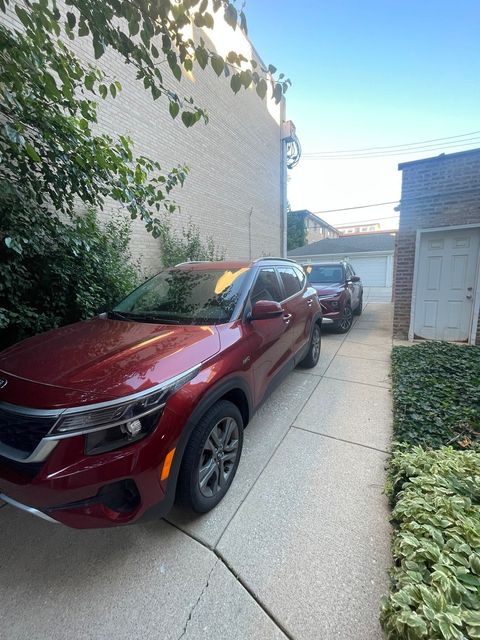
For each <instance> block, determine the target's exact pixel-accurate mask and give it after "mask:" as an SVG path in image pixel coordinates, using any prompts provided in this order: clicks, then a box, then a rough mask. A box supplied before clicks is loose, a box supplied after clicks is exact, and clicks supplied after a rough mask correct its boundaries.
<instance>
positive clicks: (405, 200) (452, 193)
mask: <svg viewBox="0 0 480 640" xmlns="http://www.w3.org/2000/svg"><path fill="white" fill-rule="evenodd" d="M460 193H470V194H473V193H475V194H476V193H480V187H478V188H474V189H457V190H456V191H444V192H443V193H427V194H425V195H423V196H415V197H410V198H402V199H401V200H391V201H389V202H375V203H373V204H360V205H358V206H356V207H342V208H341V209H322V211H312V212H311V213H313V214H315V215H317V214H318V215H324V214H325V213H337V212H338V211H353V210H356V209H369V208H370V207H381V206H383V205H387V204H400V205H402V204H408V203H410V202H417V201H418V200H430V199H431V198H444V197H445V196H456V195H458V194H460ZM293 213H295V212H293ZM391 217H392V218H396V217H397V216H391ZM387 218H389V216H384V217H382V218H377V219H378V220H386V219H387ZM341 224H348V222H345V223H343V222H342V223H341Z"/></svg>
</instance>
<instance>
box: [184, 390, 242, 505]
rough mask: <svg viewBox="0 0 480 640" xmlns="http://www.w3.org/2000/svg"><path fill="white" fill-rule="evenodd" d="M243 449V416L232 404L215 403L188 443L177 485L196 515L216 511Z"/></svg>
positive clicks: (186, 503) (225, 402) (228, 486)
mask: <svg viewBox="0 0 480 640" xmlns="http://www.w3.org/2000/svg"><path fill="white" fill-rule="evenodd" d="M233 423H235V424H233ZM228 429H230V430H231V434H230V436H231V437H230V436H228V433H227V431H228ZM222 434H223V436H224V437H225V441H224V442H221V437H222ZM242 446H243V419H242V414H241V413H240V411H239V410H238V408H237V407H236V406H235V405H234V404H233V403H232V402H228V401H227V400H220V401H219V402H216V403H215V404H214V405H213V406H212V407H210V409H209V410H208V411H207V412H206V413H205V414H204V416H203V417H202V418H201V419H200V421H199V422H198V424H197V426H196V427H195V429H194V430H193V433H192V435H191V436H190V440H189V441H188V443H187V446H186V449H185V453H184V455H183V459H182V465H181V467H180V474H179V477H178V484H177V497H178V499H179V502H181V503H182V504H184V505H186V506H187V507H189V508H190V509H192V510H193V511H195V512H196V513H206V512H207V511H210V509H213V508H214V507H215V506H216V505H217V504H218V503H219V502H220V500H221V499H222V498H223V497H224V496H225V494H226V493H227V491H228V490H229V488H230V485H231V484H232V481H233V478H234V477H235V474H236V472H237V468H238V463H239V462H240V457H241V455H242ZM233 454H234V455H233ZM202 475H203V478H202V477H201V476H202ZM207 476H208V477H207ZM202 483H203V484H202Z"/></svg>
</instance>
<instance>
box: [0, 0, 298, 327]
mask: <svg viewBox="0 0 480 640" xmlns="http://www.w3.org/2000/svg"><path fill="white" fill-rule="evenodd" d="M66 5H67V10H66V11H64V12H63V13H61V12H60V11H59V9H58V6H57V2H56V0H38V1H37V2H32V1H30V0H23V2H22V1H21V0H18V2H15V3H13V2H11V0H0V12H3V13H6V12H7V11H10V10H11V9H12V7H13V8H14V10H15V12H16V15H17V17H18V19H19V21H20V23H21V28H19V29H12V28H9V27H7V26H5V25H0V158H1V163H0V247H1V251H0V285H1V287H2V297H1V298H0V326H2V327H3V328H6V327H10V328H9V329H8V330H9V331H10V330H12V331H13V334H15V335H20V334H21V332H22V331H25V332H27V333H28V331H27V329H26V327H25V322H24V320H25V318H29V319H28V322H29V323H30V326H31V327H32V331H33V330H34V329H35V330H41V329H43V328H46V327H47V326H52V324H53V325H55V324H56V323H58V322H64V321H67V319H68V318H67V316H66V315H62V314H59V315H58V319H52V318H50V320H48V321H47V320H45V321H43V320H42V319H41V318H43V315H42V314H43V311H42V310H41V309H40V308H38V307H35V304H33V303H32V304H31V305H30V306H29V310H28V312H27V310H26V309H24V313H23V315H22V312H20V313H16V312H15V311H14V310H13V308H12V307H11V306H9V305H7V304H6V303H5V302H4V301H5V300H6V299H8V297H9V296H10V297H12V295H13V293H15V295H17V296H19V297H20V298H21V291H22V290H24V289H25V287H26V288H28V287H27V279H28V277H31V279H32V281H35V277H34V276H36V275H38V274H35V273H34V270H35V267H34V263H35V261H34V260H32V261H30V262H29V261H26V262H24V259H23V254H26V255H29V256H33V255H36V252H38V251H40V253H41V254H42V251H43V246H44V245H43V244H42V243H43V242H44V241H46V238H50V240H49V241H48V242H50V241H51V239H52V238H54V237H60V236H61V235H62V234H63V233H65V234H67V235H68V233H69V228H68V224H67V223H66V222H65V221H67V220H69V219H70V220H71V221H72V222H73V224H74V227H75V226H76V225H78V224H79V222H78V219H77V218H76V215H75V211H76V206H77V203H78V202H82V203H83V205H84V206H87V207H93V208H95V209H97V210H102V209H103V208H104V206H105V203H106V200H107V198H109V199H112V200H113V201H114V202H116V203H118V204H119V205H121V206H122V207H124V208H125V209H126V210H127V211H128V212H129V214H130V216H131V218H141V219H142V220H143V221H144V223H145V226H146V229H147V230H148V231H149V232H151V233H152V234H153V235H154V236H155V237H159V236H160V235H161V233H162V229H163V228H164V226H165V220H164V216H165V213H168V214H170V213H173V212H174V211H175V210H176V205H175V202H174V200H173V199H172V197H171V192H172V190H173V189H174V188H176V187H179V186H181V185H183V182H184V180H185V178H186V175H187V173H188V169H187V167H184V166H179V167H174V168H172V169H169V170H166V171H165V170H164V169H163V168H162V167H161V166H160V165H159V163H158V162H156V161H154V160H152V159H150V158H147V157H144V156H136V155H135V153H134V144H133V141H132V140H131V139H129V138H128V137H127V136H119V137H118V138H113V137H112V136H108V135H105V134H98V133H96V124H97V104H98V100H99V99H114V98H115V97H116V95H117V94H118V92H119V91H121V89H122V87H121V85H120V83H119V82H118V81H117V80H115V79H110V78H108V79H107V76H106V75H105V74H104V73H103V72H102V71H101V69H100V68H98V67H97V66H95V65H89V64H85V63H84V62H82V61H81V60H79V58H78V57H77V56H76V55H75V53H74V52H73V50H72V49H71V48H70V47H69V41H71V40H75V38H83V37H88V38H90V40H91V43H92V47H93V51H94V54H95V58H96V59H97V60H99V59H100V58H102V56H103V55H104V53H105V52H106V51H107V50H108V49H111V50H113V51H116V52H117V53H118V54H119V55H120V56H122V57H123V59H124V60H125V62H126V63H127V64H130V65H133V66H134V67H135V69H136V77H137V79H138V82H139V87H141V90H146V91H148V92H149V93H150V94H151V97H152V99H153V100H157V99H159V98H160V97H162V98H163V99H164V105H165V108H168V109H169V113H170V115H171V117H172V118H176V117H177V116H179V114H180V118H181V120H182V122H183V124H184V125H185V126H187V127H190V126H192V125H194V124H195V123H196V122H198V121H199V120H204V121H205V122H207V120H208V114H207V113H206V111H205V110H204V109H203V108H202V106H201V105H197V104H195V102H194V100H193V99H192V98H191V97H189V96H182V95H180V94H179V93H177V92H175V91H173V90H172V89H171V88H167V83H165V82H164V78H165V75H166V74H167V73H171V74H173V76H174V77H175V78H176V79H177V80H181V78H182V76H183V75H184V74H185V73H188V72H191V71H192V70H197V69H200V70H203V69H205V68H206V67H207V65H209V66H211V68H212V69H213V70H214V72H215V73H216V74H217V75H218V76H228V77H230V86H231V88H232V91H233V92H234V93H238V92H239V91H240V90H241V89H242V87H243V88H248V87H249V86H250V85H252V84H253V85H254V86H255V89H256V92H257V94H258V95H259V96H260V97H261V98H263V97H264V96H265V95H266V93H267V90H268V88H269V86H270V88H271V92H272V95H273V97H274V99H275V100H276V101H277V102H278V101H280V100H281V97H282V94H283V93H284V91H286V90H287V88H288V86H289V80H287V79H285V77H284V76H283V75H282V74H280V75H279V76H278V78H276V79H275V78H274V74H275V73H276V69H275V68H274V67H273V66H271V65H270V66H269V67H268V68H264V67H262V66H260V65H258V64H257V62H256V61H255V60H247V59H245V57H243V56H242V55H241V54H237V53H236V52H234V51H231V52H229V53H228V55H227V56H226V57H225V58H222V57H221V56H219V55H218V54H217V53H216V52H214V51H212V50H210V49H209V46H208V44H207V43H206V41H205V40H204V39H203V38H202V37H200V33H199V32H198V29H199V28H202V29H203V30H205V31H208V30H209V29H212V28H213V27H214V22H215V20H217V19H222V20H225V21H226V22H227V23H228V24H229V25H230V26H231V27H232V29H236V28H242V29H244V30H246V21H245V16H244V14H243V11H240V12H237V9H236V8H235V5H234V4H233V3H231V2H228V1H227V0H213V13H211V12H210V10H209V6H210V5H209V3H208V2H207V1H206V0H184V1H183V2H181V1H180V0H102V1H101V2H99V1H98V0H66ZM238 24H239V26H238ZM190 26H191V27H192V29H197V37H196V38H193V37H190V36H187V35H185V34H187V33H189V29H187V27H190ZM190 32H192V30H190ZM164 63H166V64H164ZM168 85H169V87H170V85H171V83H168ZM179 86H180V85H179ZM57 214H60V216H61V217H60V218H59V217H58V216H57ZM167 219H168V216H167ZM66 224H67V226H65V225H66ZM49 225H51V226H49ZM62 225H63V226H62ZM62 229H63V231H61V230H62ZM48 242H47V244H48ZM42 255H43V254H42ZM51 256H52V258H51V259H52V260H53V259H55V256H56V254H55V252H53V253H51ZM15 260H17V263H15ZM29 269H32V270H33V271H31V272H29ZM12 274H14V275H12ZM19 274H21V276H22V278H21V282H22V283H23V287H24V289H21V288H20V289H18V290H17V291H16V292H13V287H15V286H18V287H20V285H21V283H20V281H19V280H18V279H17V276H18V275H19ZM91 277H92V278H95V272H94V271H92V273H91ZM36 313H37V314H38V318H37V317H36V316H35V314H36ZM82 314H83V311H81V312H79V313H77V314H76V317H79V316H82ZM55 317H56V318H57V316H55ZM76 317H72V318H70V319H72V320H73V319H76ZM37 320H38V322H37ZM21 327H23V328H22V329H21V330H20V328H21ZM16 328H17V329H18V331H17V332H16ZM30 332H31V331H30Z"/></svg>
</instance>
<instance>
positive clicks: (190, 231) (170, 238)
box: [160, 220, 225, 267]
mask: <svg viewBox="0 0 480 640" xmlns="http://www.w3.org/2000/svg"><path fill="white" fill-rule="evenodd" d="M168 222H169V221H168V220H167V221H166V222H165V223H164V225H163V228H162V232H161V235H160V242H161V248H162V263H163V266H164V267H173V266H175V265H176V264H179V263H180V262H188V261H191V260H211V261H215V260H223V258H224V257H225V254H224V252H223V250H220V249H218V248H217V247H216V245H215V241H214V240H213V238H212V237H211V236H207V238H206V239H205V240H203V239H202V236H201V234H200V229H199V228H198V227H197V226H196V225H195V224H193V222H192V221H191V220H189V221H188V223H187V225H186V226H184V227H183V228H182V230H181V232H180V233H176V232H175V231H173V230H172V227H171V225H170V224H168Z"/></svg>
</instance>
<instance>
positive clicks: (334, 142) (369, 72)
mask: <svg viewBox="0 0 480 640" xmlns="http://www.w3.org/2000/svg"><path fill="white" fill-rule="evenodd" d="M246 14H247V18H248V24H249V35H250V38H251V40H252V42H253V43H254V45H255V47H256V48H257V49H258V51H259V53H260V55H261V56H262V58H263V59H264V61H265V62H266V63H273V64H275V66H277V68H278V69H279V70H281V71H283V72H285V73H286V74H287V75H288V76H289V77H290V78H291V80H292V82H293V86H292V88H291V89H290V90H289V92H288V94H287V109H288V117H289V118H291V119H292V120H293V121H294V122H295V124H296V127H297V132H298V134H299V137H300V140H301V143H302V147H303V151H304V152H305V153H308V152H318V151H331V150H338V149H357V148H364V147H373V146H381V145H396V144H404V143H411V142H416V141H423V140H429V139H433V138H441V137H446V136H455V135H458V134H463V133H467V132H470V131H478V130H480V38H479V28H480V2H479V0H459V1H457V2H454V1H453V0H449V1H447V0H436V1H434V0H416V1H413V0H402V1H400V0H363V1H360V0H355V1H354V0H344V1H342V0H330V2H326V1H324V0H321V1H308V0H296V1H295V2H293V1H290V2H287V1H286V0H279V1H278V2H273V1H266V0H256V1H255V0H250V1H249V2H247V6H246ZM477 137H478V144H477V143H474V144H475V146H480V134H479V135H478V136H477ZM471 146H472V145H471ZM471 146H470V148H471ZM464 148H468V146H467V145H465V147H464ZM461 149H462V147H459V148H450V149H448V148H445V149H444V151H445V152H446V153H449V152H455V151H458V150H461ZM441 152H442V150H441V149H439V150H434V151H432V152H429V151H423V152H421V153H417V154H410V155H406V156H401V157H390V158H375V159H372V158H368V159H364V160H358V159H357V160H350V161H347V160H318V159H307V158H305V159H304V160H302V161H301V163H300V165H299V166H298V167H297V168H296V169H294V170H293V171H292V172H290V181H289V198H290V200H291V203H292V206H293V207H294V208H309V209H311V210H314V211H322V210H323V211H325V210H328V209H336V208H341V207H349V206H356V205H359V204H370V203H375V202H383V201H386V200H395V199H398V197H399V195H400V177H401V176H400V173H399V172H398V171H397V165H398V162H402V161H407V160H411V159H417V158H421V157H428V156H431V155H437V154H438V153H441ZM382 215H385V216H386V217H387V219H388V220H391V221H392V224H393V223H394V220H393V219H392V218H390V216H392V215H394V212H393V211H392V207H391V206H390V207H380V208H372V209H367V210H359V211H350V212H345V213H338V214H328V215H327V214H325V216H324V217H325V218H326V219H327V220H329V221H330V222H333V223H335V222H337V223H338V224H340V223H341V222H349V221H350V220H355V219H358V220H364V219H367V217H368V216H371V217H372V219H377V218H378V217H379V216H382ZM385 226H388V223H387V222H386V223H385Z"/></svg>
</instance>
